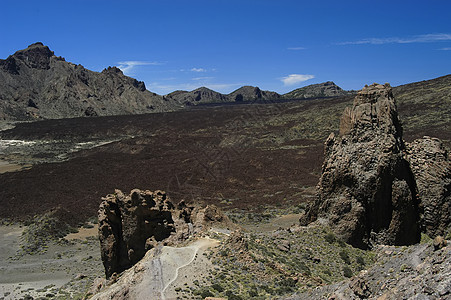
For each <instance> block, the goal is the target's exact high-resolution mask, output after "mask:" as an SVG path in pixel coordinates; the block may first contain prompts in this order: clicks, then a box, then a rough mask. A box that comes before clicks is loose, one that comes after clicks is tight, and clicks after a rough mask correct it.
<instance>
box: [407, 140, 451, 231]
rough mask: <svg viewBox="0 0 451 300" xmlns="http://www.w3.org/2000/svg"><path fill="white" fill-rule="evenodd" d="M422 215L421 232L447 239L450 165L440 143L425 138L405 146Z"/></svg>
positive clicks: (450, 219) (450, 214)
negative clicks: (445, 236) (443, 236)
mask: <svg viewBox="0 0 451 300" xmlns="http://www.w3.org/2000/svg"><path fill="white" fill-rule="evenodd" d="M407 153H408V157H409V161H410V166H411V168H412V172H413V174H414V175H415V180H416V183H417V187H418V195H419V197H420V199H421V206H422V208H423V214H422V216H421V225H422V230H423V231H424V232H425V233H426V234H428V235H429V236H430V237H435V236H437V235H446V233H447V232H450V231H451V230H450V228H449V226H450V224H451V161H450V159H449V153H448V151H447V150H446V149H445V147H444V146H443V143H442V141H440V140H439V139H437V138H431V137H428V136H425V137H423V138H422V139H417V140H415V141H413V142H412V143H409V144H407Z"/></svg>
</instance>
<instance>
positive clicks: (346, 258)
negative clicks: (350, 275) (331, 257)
mask: <svg viewBox="0 0 451 300" xmlns="http://www.w3.org/2000/svg"><path fill="white" fill-rule="evenodd" d="M338 254H339V255H340V257H341V259H342V260H343V261H344V262H345V263H346V264H347V265H350V264H351V259H350V258H349V255H348V252H346V250H341V251H340V253H338Z"/></svg>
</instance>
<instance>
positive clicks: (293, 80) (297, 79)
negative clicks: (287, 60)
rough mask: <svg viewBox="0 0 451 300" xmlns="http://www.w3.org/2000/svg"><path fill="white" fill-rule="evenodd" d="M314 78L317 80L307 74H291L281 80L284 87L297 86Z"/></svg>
mask: <svg viewBox="0 0 451 300" xmlns="http://www.w3.org/2000/svg"><path fill="white" fill-rule="evenodd" d="M312 78H315V76H314V75H307V74H291V75H288V76H287V77H283V78H281V79H280V80H281V81H282V82H283V84H284V85H295V84H298V83H301V82H304V81H307V80H309V79H312Z"/></svg>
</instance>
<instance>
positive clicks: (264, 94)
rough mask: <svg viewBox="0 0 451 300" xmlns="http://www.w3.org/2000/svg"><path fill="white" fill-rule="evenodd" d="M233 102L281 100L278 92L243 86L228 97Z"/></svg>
mask: <svg viewBox="0 0 451 300" xmlns="http://www.w3.org/2000/svg"><path fill="white" fill-rule="evenodd" d="M227 96H228V98H229V99H230V101H231V102H243V101H262V100H264V101H267V100H277V99H280V95H279V94H278V93H276V92H271V91H262V90H261V89H260V88H259V87H256V86H243V87H240V88H239V89H237V90H235V91H233V92H231V93H230V94H228V95H227Z"/></svg>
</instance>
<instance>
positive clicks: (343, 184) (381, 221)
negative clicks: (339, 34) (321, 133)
mask: <svg viewBox="0 0 451 300" xmlns="http://www.w3.org/2000/svg"><path fill="white" fill-rule="evenodd" d="M419 215H420V209H419V199H418V196H417V187H416V183H415V180H414V176H413V174H412V171H411V169H410V165H409V163H408V161H407V160H406V154H405V145H404V142H403V140H402V128H401V125H400V122H399V120H398V113H397V109H396V104H395V99H394V97H393V94H392V91H391V87H390V86H389V85H388V84H386V85H380V84H373V85H371V86H366V87H365V88H363V89H362V90H361V91H359V93H358V94H357V96H356V97H355V99H354V105H353V107H352V108H350V109H346V110H345V111H344V113H343V116H342V120H341V123H340V135H339V136H337V137H336V136H335V135H334V134H331V135H330V136H329V138H328V139H327V141H326V143H325V160H324V164H323V167H322V175H321V178H320V181H319V184H318V197H317V200H316V201H315V203H313V204H312V206H311V207H310V208H309V209H308V210H307V211H306V214H305V215H304V216H302V217H301V224H304V225H305V224H308V223H310V222H312V221H315V220H316V219H317V218H326V219H327V220H328V222H329V223H330V225H332V226H333V228H334V230H335V232H336V233H337V234H338V235H339V236H341V237H342V238H343V239H344V240H345V241H346V242H348V243H350V244H351V245H353V246H356V247H360V248H367V247H368V246H370V245H371V244H373V243H382V244H390V245H406V244H413V243H416V242H418V241H419V239H420V222H419V221H420V220H419Z"/></svg>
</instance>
